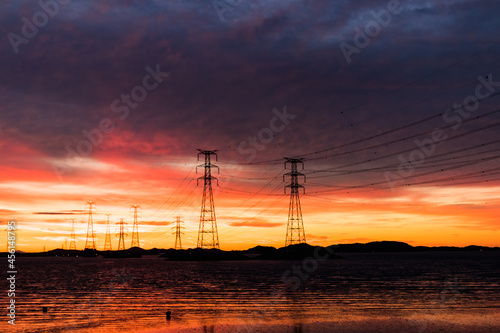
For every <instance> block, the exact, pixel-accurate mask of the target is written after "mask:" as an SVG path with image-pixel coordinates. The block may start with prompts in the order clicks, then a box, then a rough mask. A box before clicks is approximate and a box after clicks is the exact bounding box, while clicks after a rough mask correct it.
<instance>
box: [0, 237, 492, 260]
mask: <svg viewBox="0 0 500 333" xmlns="http://www.w3.org/2000/svg"><path fill="white" fill-rule="evenodd" d="M499 250H500V248H499V247H487V246H478V245H469V246H466V247H456V246H438V247H428V246H411V245H409V244H407V243H403V242H396V241H380V242H370V243H364V244H363V243H354V244H336V245H330V246H327V247H321V246H319V247H318V246H312V245H309V244H306V243H304V244H295V245H290V246H287V247H282V248H275V247H272V246H261V245H258V246H255V247H252V248H250V249H248V250H233V251H223V250H219V249H200V248H194V249H193V248H192V249H185V250H175V249H157V248H153V249H149V250H145V249H142V248H139V247H133V248H130V249H127V250H121V251H98V250H90V249H86V250H63V249H55V250H50V251H47V252H36V253H31V252H21V251H18V252H16V255H17V256H19V257H22V256H25V257H47V256H49V257H98V256H102V257H105V258H140V257H142V256H146V255H157V256H158V255H159V256H161V257H163V258H165V259H166V260H170V261H221V260H303V259H305V258H308V257H315V255H317V254H318V253H321V256H324V255H325V254H328V256H327V257H328V259H339V258H342V257H341V255H342V254H343V253H384V252H386V253H395V252H459V251H461V252H463V251H499ZM0 255H1V256H7V253H6V252H3V253H1V254H0Z"/></svg>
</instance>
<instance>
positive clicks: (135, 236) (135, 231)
mask: <svg viewBox="0 0 500 333" xmlns="http://www.w3.org/2000/svg"><path fill="white" fill-rule="evenodd" d="M130 208H131V210H132V215H133V216H134V225H133V227H132V244H131V245H130V247H141V245H140V244H139V223H138V222H137V216H138V214H139V215H140V210H141V206H137V205H131V206H130Z"/></svg>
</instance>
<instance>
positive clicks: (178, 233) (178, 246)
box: [172, 216, 184, 250]
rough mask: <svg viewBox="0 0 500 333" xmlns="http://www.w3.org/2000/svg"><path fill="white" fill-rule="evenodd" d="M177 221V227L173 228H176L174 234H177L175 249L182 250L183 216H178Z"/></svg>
mask: <svg viewBox="0 0 500 333" xmlns="http://www.w3.org/2000/svg"><path fill="white" fill-rule="evenodd" d="M176 218H177V221H176V222H175V227H173V228H172V229H175V232H174V235H175V246H174V249H176V250H182V243H181V234H184V233H183V232H182V231H181V229H183V228H184V227H182V226H181V223H182V221H181V217H180V216H177V217H176Z"/></svg>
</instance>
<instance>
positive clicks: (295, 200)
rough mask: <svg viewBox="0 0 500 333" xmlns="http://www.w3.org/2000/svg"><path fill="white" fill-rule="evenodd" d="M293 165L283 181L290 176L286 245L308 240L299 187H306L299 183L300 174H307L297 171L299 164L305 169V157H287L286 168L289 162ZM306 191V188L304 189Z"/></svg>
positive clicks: (302, 175)
mask: <svg viewBox="0 0 500 333" xmlns="http://www.w3.org/2000/svg"><path fill="white" fill-rule="evenodd" d="M288 163H289V164H290V165H291V171H290V172H288V173H285V174H284V175H283V181H285V177H286V176H290V184H289V185H286V186H285V188H284V190H285V194H286V188H287V187H289V188H290V206H289V207H288V223H287V226H286V239H285V246H288V245H293V244H301V243H305V242H306V234H305V233H304V221H303V220H302V208H301V207H300V198H299V188H302V189H304V186H302V185H300V184H299V176H301V177H304V182H305V181H306V176H305V175H304V174H303V173H300V172H298V171H297V164H299V163H300V164H302V169H304V162H303V158H287V157H285V169H286V165H287V164H288ZM304 192H305V189H304Z"/></svg>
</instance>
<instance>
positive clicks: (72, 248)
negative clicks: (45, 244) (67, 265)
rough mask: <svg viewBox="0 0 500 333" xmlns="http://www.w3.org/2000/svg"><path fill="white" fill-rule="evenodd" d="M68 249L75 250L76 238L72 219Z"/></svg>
mask: <svg viewBox="0 0 500 333" xmlns="http://www.w3.org/2000/svg"><path fill="white" fill-rule="evenodd" d="M69 249H70V250H76V237H75V219H73V222H72V227H71V240H70V242H69Z"/></svg>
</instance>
